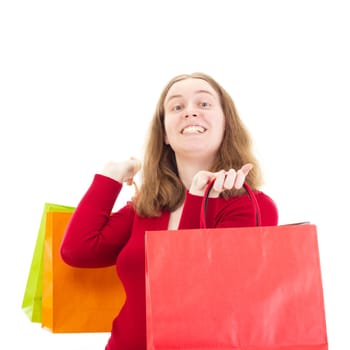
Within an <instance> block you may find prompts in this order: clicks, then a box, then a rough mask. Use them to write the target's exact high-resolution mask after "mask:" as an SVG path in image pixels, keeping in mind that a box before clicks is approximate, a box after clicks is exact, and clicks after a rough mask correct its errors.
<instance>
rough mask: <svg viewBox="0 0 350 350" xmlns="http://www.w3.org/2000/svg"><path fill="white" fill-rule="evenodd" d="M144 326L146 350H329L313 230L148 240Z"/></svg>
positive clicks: (169, 234) (197, 232)
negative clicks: (145, 327) (145, 325)
mask: <svg viewBox="0 0 350 350" xmlns="http://www.w3.org/2000/svg"><path fill="white" fill-rule="evenodd" d="M246 188H247V190H248V192H249V193H250V196H251V199H252V203H255V205H257V201H256V199H255V197H254V193H253V192H252V191H251V190H250V189H249V187H248V186H247V185H246ZM203 208H204V209H203V210H205V205H203ZM255 209H256V210H255V211H256V214H257V215H260V213H259V208H255ZM202 213H203V212H202ZM203 216H204V214H203ZM257 220H258V222H259V218H258V219H257ZM202 222H203V219H202ZM204 222H205V220H204ZM146 318H147V349H148V350H153V349H154V350H155V349H157V350H158V349H159V350H160V349H192V350H194V349H202V350H203V349H205V350H209V349H210V350H212V349H217V350H219V349H222V350H223V349H225V350H228V349H237V350H248V349H249V350H251V349H254V350H282V349H283V350H306V349H310V350H311V349H312V350H316V349H317V350H326V349H328V341H327V332H326V321H325V310H324V299H323V288H322V280H321V270H320V259H319V252H318V241H317V229H316V226H315V225H311V224H299V225H297V224H296V225H285V226H257V227H243V228H222V229H220V228H216V229H208V228H206V227H205V225H204V227H203V228H199V229H190V230H181V232H179V231H149V232H147V233H146Z"/></svg>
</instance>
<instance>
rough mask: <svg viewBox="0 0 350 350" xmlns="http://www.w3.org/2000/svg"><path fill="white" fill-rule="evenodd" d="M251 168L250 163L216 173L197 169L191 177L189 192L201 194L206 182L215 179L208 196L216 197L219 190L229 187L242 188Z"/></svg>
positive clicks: (228, 188) (229, 188)
mask: <svg viewBox="0 0 350 350" xmlns="http://www.w3.org/2000/svg"><path fill="white" fill-rule="evenodd" d="M252 168H253V165H252V164H249V163H248V164H245V165H243V166H242V168H241V169H239V170H237V171H236V170H235V169H230V170H228V171H225V170H221V171H218V172H216V173H211V172H208V171H199V172H198V173H197V174H196V175H195V176H194V178H193V179H192V185H191V188H190V193H192V194H195V195H203V194H204V191H205V188H206V186H207V185H208V183H209V182H210V181H211V180H212V179H215V181H214V184H213V187H212V189H211V191H210V197H218V196H219V195H220V193H221V192H223V191H225V190H231V189H233V188H234V189H240V188H242V186H243V184H244V181H245V179H246V176H247V175H248V173H249V171H250V170H251V169H252Z"/></svg>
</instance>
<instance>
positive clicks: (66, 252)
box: [60, 175, 134, 267]
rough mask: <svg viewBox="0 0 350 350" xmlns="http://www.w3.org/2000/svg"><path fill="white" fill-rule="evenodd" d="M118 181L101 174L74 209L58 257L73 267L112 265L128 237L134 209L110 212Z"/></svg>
mask: <svg viewBox="0 0 350 350" xmlns="http://www.w3.org/2000/svg"><path fill="white" fill-rule="evenodd" d="M121 188H122V185H121V184H120V183H119V182H117V181H114V180H113V179H110V178H108V177H106V176H103V175H95V177H94V179H93V182H92V184H91V185H90V187H89V189H88V191H87V192H86V193H85V195H84V197H83V198H82V200H81V201H80V203H79V204H78V206H77V208H76V210H75V211H74V213H73V215H72V218H71V220H70V222H69V224H68V227H67V229H66V232H65V235H64V237H63V240H62V243H61V249H60V253H61V257H62V259H63V260H64V261H65V262H66V263H67V264H69V265H72V266H76V267H103V266H110V265H114V264H115V262H116V258H117V256H118V254H119V252H120V251H121V249H122V247H123V246H124V245H125V243H126V242H127V240H128V239H129V236H130V232H131V227H132V222H133V218H134V209H133V207H132V206H131V205H126V206H125V207H123V208H121V209H120V210H119V211H118V212H116V213H113V214H111V211H112V209H113V206H114V203H115V201H116V199H117V197H118V194H119V193H120V190H121Z"/></svg>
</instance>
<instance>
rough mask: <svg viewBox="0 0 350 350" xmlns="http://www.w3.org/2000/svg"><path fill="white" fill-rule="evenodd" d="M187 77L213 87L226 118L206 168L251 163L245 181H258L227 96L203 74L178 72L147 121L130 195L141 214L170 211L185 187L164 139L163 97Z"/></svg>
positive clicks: (244, 131)
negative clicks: (135, 189) (137, 184)
mask: <svg viewBox="0 0 350 350" xmlns="http://www.w3.org/2000/svg"><path fill="white" fill-rule="evenodd" d="M190 78H192V79H203V80H205V81H206V82H208V83H209V84H210V85H211V86H212V87H213V89H214V90H215V91H216V92H217V93H218V95H219V98H220V101H221V106H222V110H223V112H224V115H225V119H226V124H225V132H224V136H223V140H222V143H221V146H220V148H219V150H218V152H217V155H216V158H215V160H214V164H213V166H212V168H211V169H206V170H209V171H213V172H215V171H219V170H222V169H225V170H228V169H230V168H233V169H236V170H237V169H240V168H241V167H242V165H244V164H246V163H251V164H253V169H252V170H251V171H250V172H249V174H248V176H247V178H246V182H247V183H248V184H249V185H250V186H251V187H252V188H253V189H256V188H258V187H259V186H260V185H261V173H260V167H259V165H258V162H257V160H256V158H255V157H254V155H253V152H252V142H251V138H250V135H249V133H248V131H247V129H246V128H245V126H244V124H243V122H242V121H241V119H240V118H239V116H238V113H237V111H236V107H235V105H234V102H233V100H232V98H231V96H230V95H229V94H228V93H227V92H226V91H225V90H224V89H223V87H222V86H220V85H219V84H218V83H217V82H216V81H215V80H214V79H213V78H212V77H210V76H209V75H207V74H204V73H192V74H183V75H178V76H176V77H174V78H173V79H171V80H170V81H169V82H168V84H167V85H166V86H165V88H164V89H163V91H162V93H161V95H160V98H159V100H158V103H157V105H156V110H155V113H154V115H153V119H152V121H151V124H150V129H149V133H148V138H147V142H146V148H145V156H144V161H143V173H142V186H141V189H140V191H139V194H138V195H137V196H136V197H135V199H134V205H135V208H136V210H137V212H138V214H139V215H141V216H144V217H152V216H159V215H160V213H161V211H162V210H168V211H173V210H175V209H176V208H177V207H179V206H180V205H181V204H182V202H183V200H184V198H185V194H186V188H185V186H184V184H183V183H182V182H181V180H180V178H179V176H178V171H177V165H176V160H175V154H174V151H173V150H172V149H171V147H170V146H169V145H167V144H166V143H165V130H164V100H165V98H166V96H167V93H168V91H169V89H170V87H171V86H172V85H173V84H174V83H176V82H178V81H181V80H184V79H190ZM239 192H240V191H235V190H230V191H225V192H223V193H222V194H221V196H222V197H225V198H227V197H230V196H232V195H237V194H239Z"/></svg>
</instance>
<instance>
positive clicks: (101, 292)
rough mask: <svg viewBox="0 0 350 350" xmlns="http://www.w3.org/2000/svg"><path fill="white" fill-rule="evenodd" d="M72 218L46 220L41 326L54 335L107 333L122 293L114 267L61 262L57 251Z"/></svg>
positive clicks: (62, 215) (68, 215) (56, 216)
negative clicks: (83, 265) (84, 265)
mask: <svg viewBox="0 0 350 350" xmlns="http://www.w3.org/2000/svg"><path fill="white" fill-rule="evenodd" d="M71 215H72V213H67V212H48V213H47V216H46V232H45V244H44V260H43V288H42V320H41V323H42V326H43V327H46V328H48V329H50V330H51V331H52V332H54V333H63V332H64V333H67V332H110V330H111V326H112V321H113V319H114V318H115V317H116V315H117V314H118V312H119V311H120V309H121V307H122V305H123V304H124V301H125V292H124V289H123V286H122V284H121V281H120V280H119V278H118V277H117V274H116V269H115V266H111V267H106V268H75V267H71V266H68V265H67V264H65V263H64V262H63V261H62V260H61V257H60V254H59V248H60V244H61V241H62V237H63V234H64V232H65V229H66V226H67V224H68V222H69V220H70V218H71Z"/></svg>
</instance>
